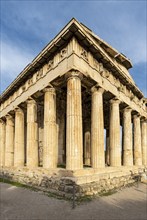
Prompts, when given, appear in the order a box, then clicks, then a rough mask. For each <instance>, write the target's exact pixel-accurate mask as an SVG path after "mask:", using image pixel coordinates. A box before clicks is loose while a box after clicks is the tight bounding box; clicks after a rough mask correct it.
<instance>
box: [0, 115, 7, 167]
mask: <svg viewBox="0 0 147 220" xmlns="http://www.w3.org/2000/svg"><path fill="white" fill-rule="evenodd" d="M5 135H6V124H5V122H4V121H3V120H2V119H0V167H2V166H5V140H6V139H5Z"/></svg>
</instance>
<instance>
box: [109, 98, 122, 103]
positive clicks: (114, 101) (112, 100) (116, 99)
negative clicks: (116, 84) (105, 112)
mask: <svg viewBox="0 0 147 220" xmlns="http://www.w3.org/2000/svg"><path fill="white" fill-rule="evenodd" d="M120 103H121V101H120V100H119V99H118V98H117V97H115V98H113V99H110V104H120Z"/></svg>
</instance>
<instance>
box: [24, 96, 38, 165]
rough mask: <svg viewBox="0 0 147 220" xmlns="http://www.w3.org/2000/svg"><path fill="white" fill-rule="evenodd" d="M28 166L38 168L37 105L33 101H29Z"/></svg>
mask: <svg viewBox="0 0 147 220" xmlns="http://www.w3.org/2000/svg"><path fill="white" fill-rule="evenodd" d="M26 159H27V166H29V167H37V166H38V123H37V103H36V101H35V100H33V99H29V100H28V101H27V158H26Z"/></svg>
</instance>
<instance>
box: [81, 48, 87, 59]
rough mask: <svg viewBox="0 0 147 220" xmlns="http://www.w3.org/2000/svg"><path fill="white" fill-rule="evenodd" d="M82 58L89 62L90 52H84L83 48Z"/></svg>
mask: <svg viewBox="0 0 147 220" xmlns="http://www.w3.org/2000/svg"><path fill="white" fill-rule="evenodd" d="M81 56H82V57H83V58H84V60H86V61H88V52H87V51H86V50H84V49H83V48H82V51H81Z"/></svg>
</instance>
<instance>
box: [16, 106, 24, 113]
mask: <svg viewBox="0 0 147 220" xmlns="http://www.w3.org/2000/svg"><path fill="white" fill-rule="evenodd" d="M14 112H15V113H16V112H21V113H23V110H22V109H21V108H20V107H18V106H17V107H16V108H15V109H14Z"/></svg>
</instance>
